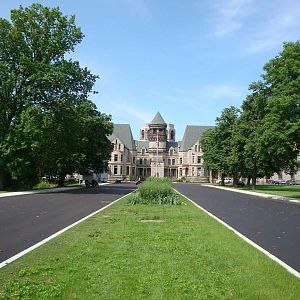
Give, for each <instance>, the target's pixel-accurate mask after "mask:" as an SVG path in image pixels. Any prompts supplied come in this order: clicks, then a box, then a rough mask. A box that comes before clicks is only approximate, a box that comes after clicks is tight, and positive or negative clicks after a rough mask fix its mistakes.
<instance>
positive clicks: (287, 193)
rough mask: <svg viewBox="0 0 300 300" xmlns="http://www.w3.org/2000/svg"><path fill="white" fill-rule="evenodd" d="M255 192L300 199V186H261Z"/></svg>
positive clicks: (249, 188)
mask: <svg viewBox="0 0 300 300" xmlns="http://www.w3.org/2000/svg"><path fill="white" fill-rule="evenodd" d="M239 189H242V190H247V191H253V190H252V189H251V187H241V188H239ZM254 192H258V193H265V194H271V195H277V196H283V197H292V198H299V199H300V185H273V184H269V185H262V184H259V185H257V186H256V190H255V191H254Z"/></svg>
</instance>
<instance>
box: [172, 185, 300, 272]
mask: <svg viewBox="0 0 300 300" xmlns="http://www.w3.org/2000/svg"><path fill="white" fill-rule="evenodd" d="M174 186H175V188H176V189H177V190H178V191H179V192H180V193H182V194H184V195H185V196H187V197H188V198H190V199H191V200H193V201H194V202H195V203H197V204H198V205H200V206H201V207H203V208H204V209H206V210H207V211H209V212H210V213H212V214H213V215H215V216H216V217H218V218H219V219H221V220H222V221H224V222H225V223H227V224H228V225H230V226H231V227H233V228H234V229H236V230H237V231H239V232H240V233H242V234H243V235H245V236H246V237H247V238H249V239H250V240H252V241H253V242H255V243H256V244H258V245H259V246H261V247H262V248H264V249H266V250H267V251H269V252H270V253H271V254H273V255H275V256H276V257H278V258H279V259H281V260H282V261H284V262H285V263H286V264H288V265H289V266H291V267H292V268H294V269H295V270H297V271H298V272H299V271H300V205H299V203H291V202H286V201H281V200H275V199H265V198H262V197H258V196H253V195H248V194H240V193H235V192H232V191H228V190H224V189H222V190H221V189H214V188H211V187H204V186H201V185H198V184H184V183H177V184H175V185H174Z"/></svg>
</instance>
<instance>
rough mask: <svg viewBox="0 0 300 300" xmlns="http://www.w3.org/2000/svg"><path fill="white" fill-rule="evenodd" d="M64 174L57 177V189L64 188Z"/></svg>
mask: <svg viewBox="0 0 300 300" xmlns="http://www.w3.org/2000/svg"><path fill="white" fill-rule="evenodd" d="M66 175H67V174H66V173H63V174H59V176H58V183H57V184H58V186H59V187H62V186H64V185H65V177H66Z"/></svg>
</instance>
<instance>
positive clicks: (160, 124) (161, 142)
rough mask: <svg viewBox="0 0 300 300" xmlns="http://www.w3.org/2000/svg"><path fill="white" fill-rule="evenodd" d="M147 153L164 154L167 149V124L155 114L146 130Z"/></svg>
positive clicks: (159, 115) (158, 114)
mask: <svg viewBox="0 0 300 300" xmlns="http://www.w3.org/2000/svg"><path fill="white" fill-rule="evenodd" d="M147 134H148V141H149V152H157V151H158V152H159V153H161V152H164V151H166V147H167V124H166V123H165V121H164V119H163V118H162V116H161V114H160V113H159V112H157V114H156V115H155V117H154V119H153V120H152V122H151V123H150V124H149V130H148V133H147Z"/></svg>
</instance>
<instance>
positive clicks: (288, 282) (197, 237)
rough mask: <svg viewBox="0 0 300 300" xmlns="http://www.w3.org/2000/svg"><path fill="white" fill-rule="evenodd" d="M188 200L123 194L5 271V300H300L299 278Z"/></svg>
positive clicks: (0, 290) (1, 290)
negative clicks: (134, 199)
mask: <svg viewBox="0 0 300 300" xmlns="http://www.w3.org/2000/svg"><path fill="white" fill-rule="evenodd" d="M182 201H183V202H184V203H185V205H153V204H152V205H130V204H128V199H127V198H124V199H123V200H121V201H120V202H118V203H116V204H115V205H113V206H111V207H109V208H107V209H106V210H105V211H102V212H101V213H99V214H97V215H95V216H93V217H92V218H90V219H88V220H87V221H85V222H84V223H81V224H80V225H78V226H76V227H75V228H73V229H71V230H70V231H68V232H66V233H64V234H63V235H61V236H59V237H58V238H56V239H54V240H52V241H50V242H49V243H47V244H45V245H44V246H42V247H40V248H38V249H36V250H34V251H33V252H31V253H29V254H28V255H26V256H24V257H22V258H21V259H19V260H17V261H15V262H14V263H12V264H10V265H8V266H6V267H5V268H3V269H0V286H1V287H0V299H53V298H60V299H299V295H300V280H299V279H297V278H296V277H294V276H293V275H291V274H290V273H288V272H287V271H286V270H285V269H283V268H282V267H280V266H279V265H278V264H277V263H275V262H274V261H272V260H270V259H269V258H267V257H266V256H265V255H263V254H262V253H261V252H259V251H257V250H256V249H255V248H253V247H251V246H250V245H248V244H247V243H246V242H244V241H243V240H241V239H240V238H238V237H237V236H236V235H235V234H233V233H232V232H231V231H230V230H228V229H226V228H225V227H224V226H222V225H221V224H219V223H218V222H217V221H215V220H213V219H212V218H210V217H209V216H208V215H206V214H205V213H204V212H202V211H201V210H199V209H198V208H197V207H195V206H194V205H193V204H191V203H190V202H188V201H187V200H185V199H184V198H182ZM153 220H156V221H155V222H152V221H153ZM157 220H160V222H157Z"/></svg>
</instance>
